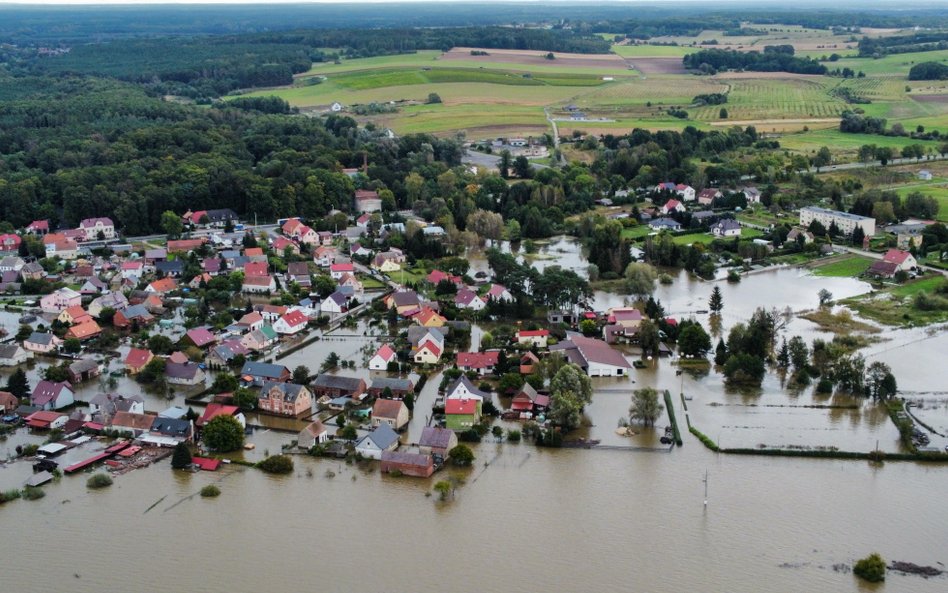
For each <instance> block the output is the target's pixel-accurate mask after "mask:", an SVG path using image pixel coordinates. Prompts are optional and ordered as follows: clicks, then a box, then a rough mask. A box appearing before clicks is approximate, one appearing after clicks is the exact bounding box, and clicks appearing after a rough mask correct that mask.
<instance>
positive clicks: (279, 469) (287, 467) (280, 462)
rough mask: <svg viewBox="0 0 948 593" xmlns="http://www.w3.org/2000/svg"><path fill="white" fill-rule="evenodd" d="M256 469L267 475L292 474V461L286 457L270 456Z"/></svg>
mask: <svg viewBox="0 0 948 593" xmlns="http://www.w3.org/2000/svg"><path fill="white" fill-rule="evenodd" d="M257 467H258V468H260V469H262V470H263V471H265V472H267V473H268V474H291V473H293V460H292V459H290V458H289V457H287V456H286V455H271V456H270V457H267V458H266V459H264V460H263V461H261V462H260V463H258V464H257Z"/></svg>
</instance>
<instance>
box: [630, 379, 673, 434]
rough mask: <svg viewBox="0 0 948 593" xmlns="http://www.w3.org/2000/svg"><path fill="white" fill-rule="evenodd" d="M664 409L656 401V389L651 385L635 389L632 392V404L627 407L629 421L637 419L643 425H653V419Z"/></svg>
mask: <svg viewBox="0 0 948 593" xmlns="http://www.w3.org/2000/svg"><path fill="white" fill-rule="evenodd" d="M664 410H665V406H664V405H662V404H661V403H659V401H658V391H656V390H655V389H653V388H651V387H645V388H643V389H636V390H635V391H633V392H632V406H630V407H629V421H630V422H636V421H639V422H641V423H642V424H644V425H645V426H654V425H655V421H656V420H658V417H659V416H660V415H661V413H662V412H663V411H664Z"/></svg>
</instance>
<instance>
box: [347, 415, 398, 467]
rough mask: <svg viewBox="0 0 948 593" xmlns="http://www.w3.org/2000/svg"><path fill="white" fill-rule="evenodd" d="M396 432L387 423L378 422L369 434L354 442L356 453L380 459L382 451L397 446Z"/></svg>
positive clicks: (391, 449)
mask: <svg viewBox="0 0 948 593" xmlns="http://www.w3.org/2000/svg"><path fill="white" fill-rule="evenodd" d="M398 445H399V442H398V433H396V432H395V430H394V429H393V428H392V427H391V426H389V425H388V424H384V423H383V424H379V425H378V426H376V427H375V429H373V430H372V432H370V433H369V434H367V435H365V436H364V437H362V438H361V439H359V440H358V441H357V442H356V445H355V450H356V453H358V454H360V455H362V457H365V458H368V459H377V460H381V459H382V451H394V450H395V449H397V448H398Z"/></svg>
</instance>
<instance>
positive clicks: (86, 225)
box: [79, 217, 115, 241]
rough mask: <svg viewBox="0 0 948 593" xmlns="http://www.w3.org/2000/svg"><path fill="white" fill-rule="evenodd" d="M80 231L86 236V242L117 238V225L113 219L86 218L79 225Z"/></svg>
mask: <svg viewBox="0 0 948 593" xmlns="http://www.w3.org/2000/svg"><path fill="white" fill-rule="evenodd" d="M79 230H81V231H82V232H83V233H85V235H86V241H96V240H99V239H100V238H102V239H114V238H115V224H114V223H113V222H112V219H111V218H106V217H100V218H86V219H85V220H83V221H82V222H80V223H79Z"/></svg>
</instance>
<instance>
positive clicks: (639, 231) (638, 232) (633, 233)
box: [620, 224, 653, 239]
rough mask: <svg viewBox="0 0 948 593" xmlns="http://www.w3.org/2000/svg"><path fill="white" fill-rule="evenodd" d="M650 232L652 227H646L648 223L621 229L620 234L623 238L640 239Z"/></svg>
mask: <svg viewBox="0 0 948 593" xmlns="http://www.w3.org/2000/svg"><path fill="white" fill-rule="evenodd" d="M651 232H653V231H652V229H650V228H648V225H645V224H640V225H638V226H634V227H631V228H627V229H622V234H621V235H620V236H621V237H622V238H623V239H641V238H642V237H645V236H647V235H648V234H649V233H651Z"/></svg>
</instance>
